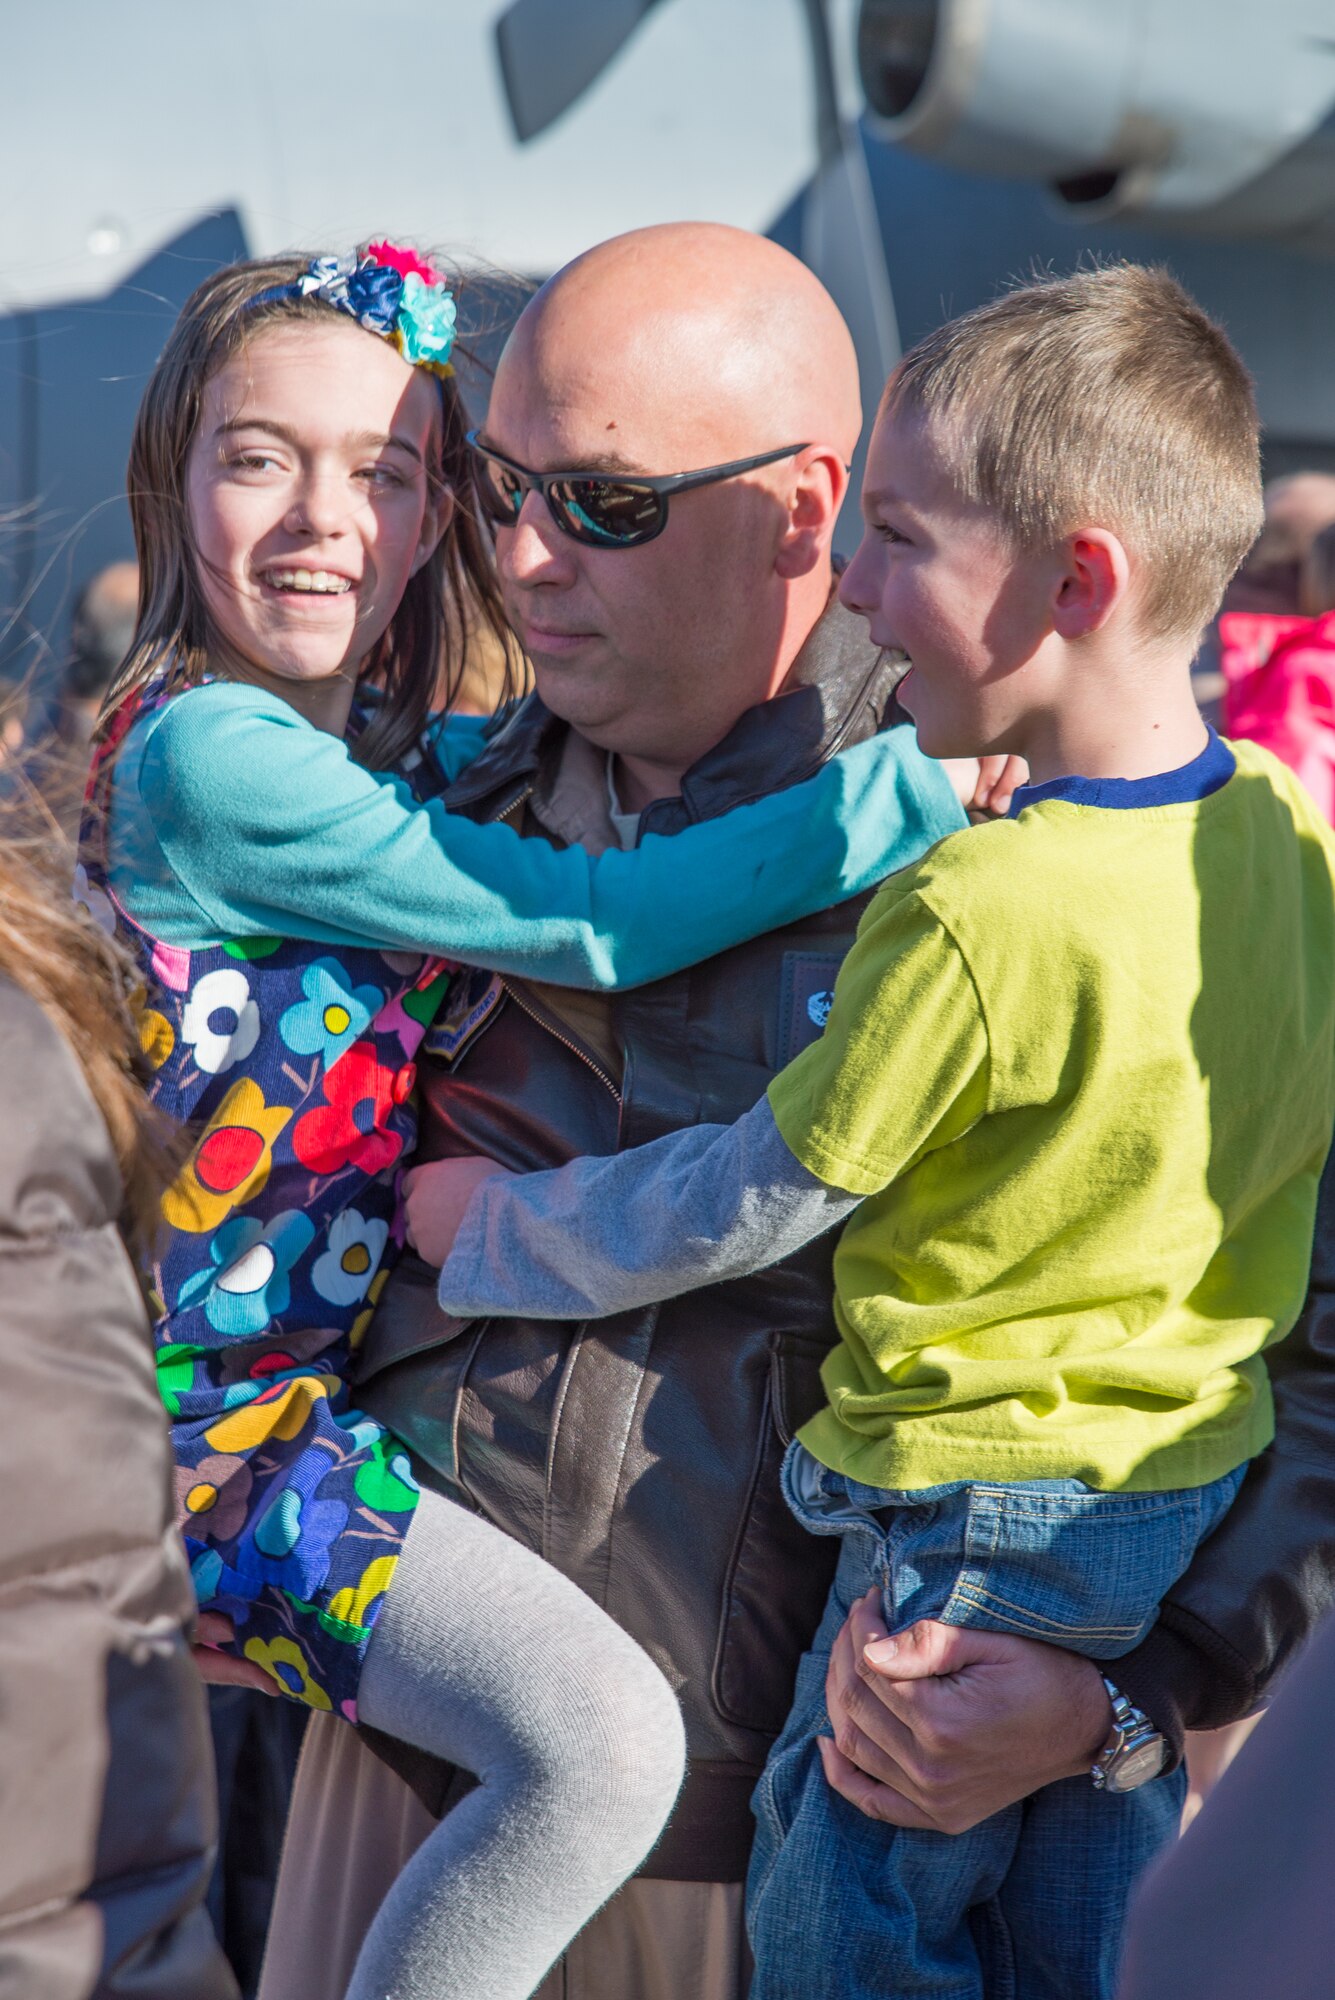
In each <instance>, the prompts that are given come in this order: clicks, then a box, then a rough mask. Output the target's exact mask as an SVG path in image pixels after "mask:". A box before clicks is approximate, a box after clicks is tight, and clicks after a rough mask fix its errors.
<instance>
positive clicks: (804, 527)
mask: <svg viewBox="0 0 1335 2000" xmlns="http://www.w3.org/2000/svg"><path fill="white" fill-rule="evenodd" d="M847 491H848V467H847V466H846V465H845V464H844V462H843V460H842V459H841V458H840V456H839V454H838V452H837V451H835V450H834V448H833V446H830V445H817V446H816V447H815V448H814V449H813V450H811V451H810V452H803V453H802V454H801V456H800V457H799V459H798V460H797V467H796V472H795V474H794V478H793V483H792V485H791V487H790V488H789V489H788V519H787V520H786V522H785V523H784V526H783V532H782V534H781V535H780V537H779V547H778V552H777V554H776V555H775V558H774V567H775V569H776V570H777V571H778V573H779V575H780V576H782V577H786V578H789V579H792V578H794V577H799V576H807V575H809V574H810V572H811V571H812V570H813V569H814V568H815V567H816V564H817V563H818V562H819V561H820V559H821V556H822V554H823V553H824V551H825V550H826V549H827V548H828V547H829V545H830V541H831V538H832V536H833V534H834V524H835V521H836V520H837V518H838V515H839V509H840V507H841V506H842V505H843V501H844V495H845V493H847Z"/></svg>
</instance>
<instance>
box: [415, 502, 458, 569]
mask: <svg viewBox="0 0 1335 2000" xmlns="http://www.w3.org/2000/svg"><path fill="white" fill-rule="evenodd" d="M453 519H454V491H453V488H452V487H449V486H439V487H437V488H436V489H435V491H434V492H429V493H428V494H427V502H426V510H425V512H424V513H423V515H422V532H421V534H420V535H419V536H418V538H417V553H416V555H415V556H414V557H413V566H412V569H411V570H410V571H409V575H411V576H416V575H417V572H418V570H419V569H421V567H422V565H423V564H424V563H429V562H430V560H431V558H432V556H433V555H434V554H435V553H436V549H437V548H438V546H439V544H440V538H441V536H442V535H443V534H444V532H445V530H446V529H447V528H448V527H449V525H450V522H451V521H452V520H453Z"/></svg>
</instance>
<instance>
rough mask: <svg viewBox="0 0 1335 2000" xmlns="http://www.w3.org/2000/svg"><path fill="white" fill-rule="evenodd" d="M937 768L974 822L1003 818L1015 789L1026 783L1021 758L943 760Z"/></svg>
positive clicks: (1026, 767)
mask: <svg viewBox="0 0 1335 2000" xmlns="http://www.w3.org/2000/svg"><path fill="white" fill-rule="evenodd" d="M941 768H942V770H943V771H944V772H945V774H946V776H947V777H948V778H949V780H950V782H951V784H952V785H953V786H954V789H955V796H956V798H957V799H958V800H959V802H960V804H961V805H962V806H963V807H964V810H965V812H966V813H969V814H970V815H971V816H973V817H974V818H978V819H1002V818H1004V817H1005V815H1006V814H1007V813H1008V812H1009V811H1010V803H1011V799H1012V798H1013V797H1014V795H1015V788H1016V786H1017V785H1025V784H1028V782H1029V766H1028V765H1027V764H1026V763H1025V761H1024V758H1023V757H943V758H942V759H941Z"/></svg>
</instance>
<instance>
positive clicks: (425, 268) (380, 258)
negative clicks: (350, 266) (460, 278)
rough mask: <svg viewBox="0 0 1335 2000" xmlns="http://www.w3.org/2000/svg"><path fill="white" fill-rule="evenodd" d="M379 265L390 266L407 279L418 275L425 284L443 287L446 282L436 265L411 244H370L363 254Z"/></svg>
mask: <svg viewBox="0 0 1335 2000" xmlns="http://www.w3.org/2000/svg"><path fill="white" fill-rule="evenodd" d="M362 254H363V255H364V256H366V257H371V258H373V259H374V260H375V262H376V263H377V264H388V266H389V268H390V269H391V271H397V272H398V273H399V275H400V277H403V278H407V277H410V276H412V275H413V274H416V276H417V277H419V278H421V279H422V281H423V283H424V284H428V285H443V284H444V282H445V280H444V278H443V277H442V276H441V274H440V272H439V271H438V270H437V269H436V267H435V265H434V264H432V263H430V262H428V260H427V259H426V258H425V257H422V256H420V255H419V254H418V252H417V251H416V250H414V249H413V247H412V245H411V243H368V244H367V246H366V249H365V251H364V252H363V253H362Z"/></svg>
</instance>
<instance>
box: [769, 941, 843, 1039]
mask: <svg viewBox="0 0 1335 2000" xmlns="http://www.w3.org/2000/svg"><path fill="white" fill-rule="evenodd" d="M843 962H844V960H843V954H842V952H825V951H786V952H785V953H784V955H783V969H782V972H781V973H780V985H779V1040H778V1050H779V1062H780V1064H781V1065H782V1066H785V1067H786V1066H787V1064H788V1063H790V1062H791V1061H792V1060H793V1058H794V1056H800V1055H801V1053H802V1051H803V1049H805V1048H809V1047H810V1046H811V1044H812V1042H814V1041H817V1040H818V1039H819V1037H820V1035H821V1032H822V1030H823V1029H824V1027H825V1023H826V1021H827V1020H828V1019H829V1017H830V1007H831V1005H832V1004H833V1001H834V982H835V979H836V977H837V976H838V972H839V968H840V966H841V965H842V964H843Z"/></svg>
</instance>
